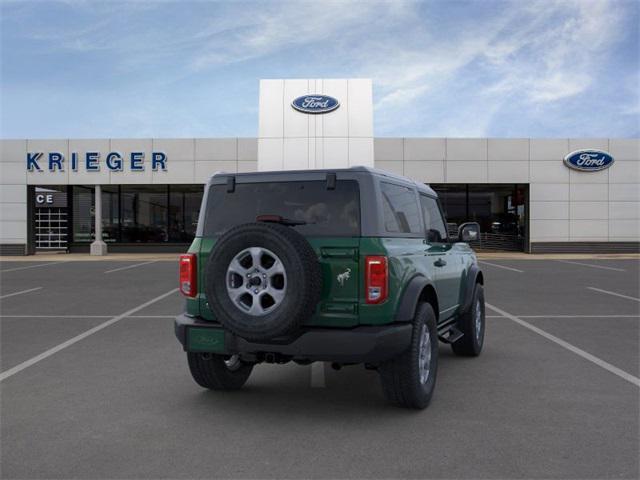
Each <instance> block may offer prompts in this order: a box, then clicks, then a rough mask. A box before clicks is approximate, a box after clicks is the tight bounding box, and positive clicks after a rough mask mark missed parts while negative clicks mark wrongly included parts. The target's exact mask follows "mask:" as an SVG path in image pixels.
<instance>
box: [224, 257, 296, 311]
mask: <svg viewBox="0 0 640 480" xmlns="http://www.w3.org/2000/svg"><path fill="white" fill-rule="evenodd" d="M286 291H287V272H286V270H285V268H284V265H283V264H282V261H281V260H280V258H278V256H277V255H276V254H275V253H273V252H272V251H271V250H268V249H266V248H263V247H250V248H247V249H244V250H242V251H241V252H240V253H238V254H237V255H236V256H235V257H233V259H232V260H231V263H229V267H228V268H227V293H228V294H229V298H230V299H231V301H232V302H233V304H234V305H235V306H236V307H237V308H239V309H240V310H241V311H243V312H245V313H247V314H249V315H254V316H261V315H266V314H267V313H269V312H271V311H272V310H273V309H275V308H276V307H277V306H278V305H279V304H280V303H281V302H282V300H283V299H284V296H285V294H286Z"/></svg>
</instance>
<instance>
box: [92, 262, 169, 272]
mask: <svg viewBox="0 0 640 480" xmlns="http://www.w3.org/2000/svg"><path fill="white" fill-rule="evenodd" d="M157 261H158V260H151V261H150V262H142V263H135V264H133V265H127V266H126V267H120V268H114V269H113V270H107V271H106V272H104V273H113V272H119V271H121V270H128V269H130V268H136V267H141V266H142V265H149V264H150V263H156V262H157Z"/></svg>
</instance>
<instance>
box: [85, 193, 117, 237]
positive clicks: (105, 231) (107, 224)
mask: <svg viewBox="0 0 640 480" xmlns="http://www.w3.org/2000/svg"><path fill="white" fill-rule="evenodd" d="M91 223H92V225H93V219H92V222H91ZM119 225H120V196H119V195H118V186H117V185H103V186H102V239H103V240H104V241H105V242H107V243H112V242H117V241H118V238H119V235H118V227H119Z"/></svg>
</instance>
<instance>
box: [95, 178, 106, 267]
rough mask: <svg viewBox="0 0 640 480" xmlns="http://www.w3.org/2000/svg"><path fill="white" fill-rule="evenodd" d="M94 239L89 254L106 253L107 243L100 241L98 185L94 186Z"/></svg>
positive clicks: (100, 216) (100, 206) (100, 194)
mask: <svg viewBox="0 0 640 480" xmlns="http://www.w3.org/2000/svg"><path fill="white" fill-rule="evenodd" d="M95 192H96V199H95V215H94V218H95V222H96V225H95V232H96V236H95V240H94V241H93V243H92V244H91V255H106V254H107V244H106V243H104V242H103V241H102V188H101V187H100V185H96V187H95Z"/></svg>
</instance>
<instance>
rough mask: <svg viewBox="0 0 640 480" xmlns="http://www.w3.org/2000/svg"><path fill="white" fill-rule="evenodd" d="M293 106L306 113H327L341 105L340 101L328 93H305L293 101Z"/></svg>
mask: <svg viewBox="0 0 640 480" xmlns="http://www.w3.org/2000/svg"><path fill="white" fill-rule="evenodd" d="M291 106H292V107H293V108H295V109H296V110H298V111H300V112H304V113H327V112H330V111H332V110H335V109H336V108H338V107H339V106H340V102H338V100H336V99H335V98H333V97H330V96H328V95H303V96H302V97H298V98H296V99H295V100H294V101H293V102H291Z"/></svg>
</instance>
